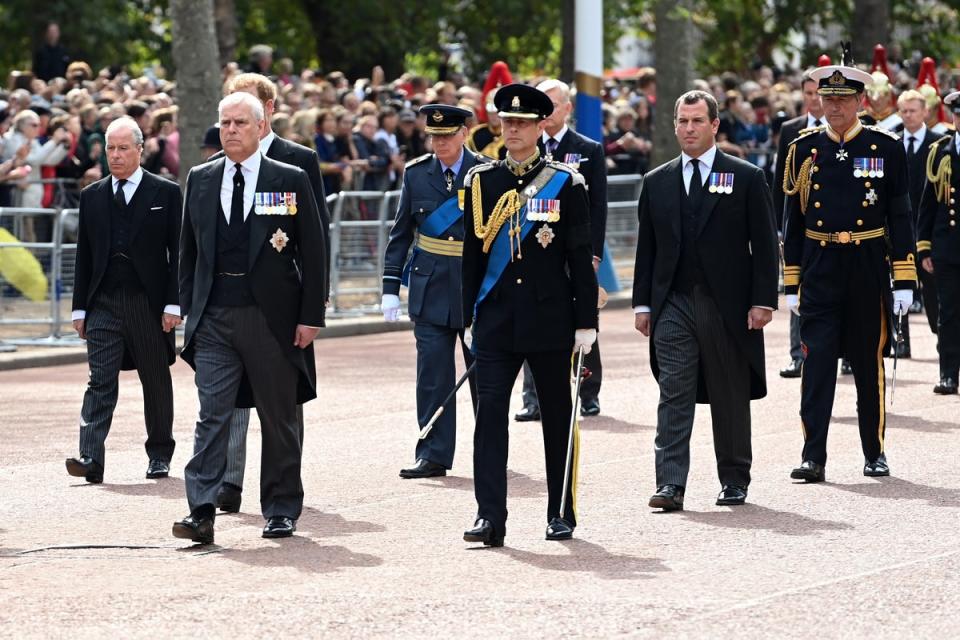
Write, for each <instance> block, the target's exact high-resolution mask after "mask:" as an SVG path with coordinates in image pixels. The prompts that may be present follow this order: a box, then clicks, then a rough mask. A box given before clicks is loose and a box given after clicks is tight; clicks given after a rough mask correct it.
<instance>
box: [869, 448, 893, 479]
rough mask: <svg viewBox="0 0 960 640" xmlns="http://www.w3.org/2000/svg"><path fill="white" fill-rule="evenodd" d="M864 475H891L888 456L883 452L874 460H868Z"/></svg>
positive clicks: (875, 476) (871, 476) (874, 476)
mask: <svg viewBox="0 0 960 640" xmlns="http://www.w3.org/2000/svg"><path fill="white" fill-rule="evenodd" d="M863 475H865V476H867V477H868V478H879V477H881V476H888V475H890V465H888V464H887V456H885V455H884V454H882V453H881V454H880V456H879V457H877V459H876V460H874V461H873V462H870V461H869V460H867V461H866V462H865V463H864V465H863Z"/></svg>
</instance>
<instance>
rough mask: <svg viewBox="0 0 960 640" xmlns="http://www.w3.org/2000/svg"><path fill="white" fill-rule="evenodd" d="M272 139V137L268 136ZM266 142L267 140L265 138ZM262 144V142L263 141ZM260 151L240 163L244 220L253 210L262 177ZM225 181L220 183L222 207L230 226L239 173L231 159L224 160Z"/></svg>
mask: <svg viewBox="0 0 960 640" xmlns="http://www.w3.org/2000/svg"><path fill="white" fill-rule="evenodd" d="M267 137H270V136H267ZM264 140H266V138H264ZM261 142H262V141H261ZM262 157H263V156H261V155H260V150H259V149H258V150H257V152H256V153H254V154H252V155H250V157H248V158H247V159H246V160H244V161H243V162H241V163H240V170H241V171H242V172H243V219H244V220H246V219H247V217H248V216H249V215H250V211H251V210H252V209H253V196H254V194H255V193H256V192H257V177H258V176H259V175H260V158H262ZM224 160H225V162H226V165H225V166H224V167H223V179H222V180H221V181H220V206H221V207H223V217H224V218H226V219H227V224H230V208H231V207H232V205H233V178H234V175H236V173H237V168H236V163H235V162H234V161H233V160H231V159H230V158H225V159H224Z"/></svg>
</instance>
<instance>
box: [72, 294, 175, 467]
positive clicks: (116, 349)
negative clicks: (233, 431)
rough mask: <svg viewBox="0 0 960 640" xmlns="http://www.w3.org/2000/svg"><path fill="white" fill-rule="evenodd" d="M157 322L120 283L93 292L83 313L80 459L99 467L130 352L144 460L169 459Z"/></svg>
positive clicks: (143, 297)
mask: <svg viewBox="0 0 960 640" xmlns="http://www.w3.org/2000/svg"><path fill="white" fill-rule="evenodd" d="M162 326H163V325H162V323H161V318H159V317H157V316H156V315H155V314H154V313H152V312H151V311H150V306H149V303H148V301H147V294H146V293H145V292H144V291H143V290H142V289H140V288H139V287H137V286H135V285H125V286H122V287H119V288H117V289H114V290H112V291H104V292H100V293H98V294H97V297H96V299H95V300H94V303H93V305H91V308H90V309H89V310H87V316H86V319H85V329H86V332H87V360H88V365H89V367H90V380H89V382H88V383H87V390H86V392H84V394H83V408H82V409H81V411H80V455H81V456H90V457H91V458H93V459H94V460H95V461H96V462H98V463H100V464H101V465H103V464H104V459H105V457H106V447H105V442H106V439H107V435H108V434H109V433H110V425H111V423H112V422H113V411H114V409H115V408H116V406H117V397H118V395H119V376H120V365H121V364H122V362H123V352H124V350H125V349H126V350H129V351H130V355H131V356H132V357H133V361H134V364H135V365H136V367H137V374H138V375H139V376H140V383H141V384H142V385H143V414H144V421H145V422H146V426H147V442H146V450H147V456H148V457H149V458H150V459H151V460H163V461H165V462H170V459H171V458H172V457H173V449H174V446H175V444H176V443H175V442H174V440H173V386H172V384H171V382H170V365H168V364H167V358H168V353H167V345H166V341H165V338H164V334H163V328H162Z"/></svg>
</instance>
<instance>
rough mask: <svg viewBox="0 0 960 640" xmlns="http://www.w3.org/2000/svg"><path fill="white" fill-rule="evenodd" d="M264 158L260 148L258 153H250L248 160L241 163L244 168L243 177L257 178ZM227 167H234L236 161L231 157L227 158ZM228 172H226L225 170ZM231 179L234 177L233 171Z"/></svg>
mask: <svg viewBox="0 0 960 640" xmlns="http://www.w3.org/2000/svg"><path fill="white" fill-rule="evenodd" d="M261 158H263V154H262V153H261V152H260V151H259V150H258V151H257V152H256V153H253V154H250V157H248V158H247V159H246V160H244V161H242V162H241V163H240V166H241V167H242V168H243V179H244V180H246V179H247V178H255V177H257V175H258V174H259V173H260V160H261ZM226 160H227V168H230V167H232V166H233V165H234V164H235V163H234V161H233V160H231V159H230V158H227V159H226ZM225 173H226V172H225ZM229 175H230V179H231V180H232V179H233V173H232V172H231V173H229Z"/></svg>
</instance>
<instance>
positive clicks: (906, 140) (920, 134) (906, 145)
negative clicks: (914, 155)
mask: <svg viewBox="0 0 960 640" xmlns="http://www.w3.org/2000/svg"><path fill="white" fill-rule="evenodd" d="M911 136H912V137H913V138H915V141H914V143H913V150H914V152H917V151H920V145H921V144H923V139H924V138H925V137H926V136H927V125H926V123H924V124H922V125H920V128H919V129H917V130H916V131H915V132H913V133H910V132H909V131H907V129H906V127H904V129H903V150H904V151H906V152H907V153H910V137H911Z"/></svg>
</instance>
